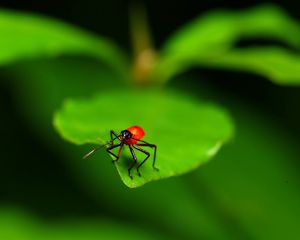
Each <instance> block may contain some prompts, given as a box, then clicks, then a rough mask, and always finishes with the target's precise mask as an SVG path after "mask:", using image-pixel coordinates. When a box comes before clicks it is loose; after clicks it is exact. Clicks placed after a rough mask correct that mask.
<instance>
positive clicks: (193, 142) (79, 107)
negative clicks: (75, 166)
mask: <svg viewBox="0 0 300 240" xmlns="http://www.w3.org/2000/svg"><path fill="white" fill-rule="evenodd" d="M125 103H126V105H124V104H125ZM54 123H55V126H56V128H57V130H58V131H59V132H60V134H61V135H62V136H63V137H64V138H65V139H67V140H69V141H72V142H74V143H76V144H84V143H98V144H100V143H104V142H106V141H107V140H108V137H109V131H110V130H111V129H113V130H115V131H117V132H119V131H121V130H123V129H126V128H127V127H129V126H132V125H140V126H142V127H143V128H144V129H145V131H146V137H145V140H146V141H148V142H150V143H154V144H156V145H157V147H158V150H157V167H158V168H159V169H160V171H159V172H157V171H154V170H153V169H152V166H151V164H145V165H144V166H143V168H142V170H141V173H142V176H141V177H138V175H136V174H135V173H134V174H133V176H134V179H133V180H132V179H130V178H129V176H128V171H127V169H128V166H129V165H128V164H129V162H128V161H124V159H121V160H120V161H119V162H118V163H117V164H116V165H117V169H118V171H119V174H120V176H121V178H122V180H123V182H124V183H125V184H126V185H127V186H128V187H139V186H141V185H143V184H145V183H147V182H149V181H153V180H158V179H162V178H167V177H170V176H175V175H179V174H183V173H185V172H188V171H190V170H192V169H195V168H197V167H198V166H199V165H201V164H203V163H204V162H206V161H208V160H209V159H210V158H211V157H212V156H214V155H215V154H216V152H217V151H218V150H219V148H220V147H221V145H222V144H223V143H224V142H225V141H227V140H228V139H229V138H230V137H231V135H232V131H233V126H232V123H231V119H230V118H229V116H228V115H227V114H226V113H225V112H224V111H223V110H222V109H219V108H218V107H216V106H214V105H211V104H205V103H198V102H196V101H195V100H193V99H190V98H188V97H187V96H184V95H183V96H182V95H180V94H179V93H178V92H176V93H162V92H142V91H141V92H134V91H132V92H130V91H111V92H107V93H106V94H102V95H99V96H97V97H95V98H93V99H90V100H85V101H83V100H82V101H79V100H78V101H76V100H68V101H66V102H65V104H64V106H63V108H62V109H61V110H60V111H59V112H58V113H57V114H56V116H55V119H54ZM150 150H151V149H150ZM123 156H124V155H123ZM123 158H124V157H123ZM127 158H129V159H131V157H130V156H129V153H128V152H127ZM141 158H145V155H138V159H141ZM149 161H152V160H149Z"/></svg>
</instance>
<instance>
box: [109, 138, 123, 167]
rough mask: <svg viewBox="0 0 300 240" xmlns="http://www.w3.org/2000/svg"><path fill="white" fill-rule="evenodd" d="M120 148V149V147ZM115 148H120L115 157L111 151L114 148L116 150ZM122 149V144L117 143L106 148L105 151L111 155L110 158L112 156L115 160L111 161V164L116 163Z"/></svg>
mask: <svg viewBox="0 0 300 240" xmlns="http://www.w3.org/2000/svg"><path fill="white" fill-rule="evenodd" d="M120 146H121V147H120ZM117 147H120V150H119V152H118V155H116V154H115V153H113V152H112V151H111V150H112V149H114V148H117ZM122 147H123V142H121V143H118V144H116V145H112V146H109V147H108V148H106V151H107V152H108V153H109V154H111V155H112V156H114V157H115V158H116V159H115V160H113V162H115V161H118V159H119V158H120V153H121V150H122Z"/></svg>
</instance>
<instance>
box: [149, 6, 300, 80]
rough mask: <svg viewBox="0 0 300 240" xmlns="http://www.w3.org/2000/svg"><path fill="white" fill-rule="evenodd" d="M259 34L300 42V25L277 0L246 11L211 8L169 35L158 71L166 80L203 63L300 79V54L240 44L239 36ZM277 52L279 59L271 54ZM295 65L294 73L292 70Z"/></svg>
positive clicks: (158, 74) (157, 75) (203, 64)
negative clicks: (208, 11)
mask: <svg viewBox="0 0 300 240" xmlns="http://www.w3.org/2000/svg"><path fill="white" fill-rule="evenodd" d="M253 37H255V38H263V39H265V38H268V39H277V40H280V41H282V42H284V43H287V44H288V45H290V46H292V47H294V48H299V47H300V25H299V24H298V23H297V22H296V21H294V20H293V19H291V18H290V17H289V16H288V15H287V14H286V13H285V12H284V11H283V10H281V9H280V8H278V7H275V6H272V5H266V6H260V7H256V8H253V9H250V10H246V11H242V12H232V11H217V12H213V13H210V14H208V15H206V16H203V17H200V18H199V19H196V20H195V21H193V22H191V23H190V24H188V25H187V26H186V27H183V28H182V29H181V30H179V31H177V32H176V33H175V34H174V35H173V36H172V37H171V38H170V39H169V41H168V42H167V43H166V44H165V46H164V47H163V50H162V54H161V59H160V61H159V62H158V64H157V68H156V71H155V73H154V76H155V77H156V78H158V79H161V80H164V81H166V80H168V79H170V78H171V77H172V76H173V75H175V74H178V73H180V72H182V71H184V70H186V69H187V68H189V67H191V66H195V65H197V66H210V67H221V68H228V69H238V70H247V71H251V72H254V73H257V74H260V75H263V76H265V77H267V78H269V79H270V80H273V81H274V82H276V83H281V84H299V82H300V77H297V75H298V76H299V73H300V70H297V65H298V62H299V56H297V55H296V54H294V53H292V52H289V51H285V50H284V49H280V48H278V49H277V50H270V49H269V48H261V49H256V48H254V49H251V48H250V49H245V50H239V49H235V48H234V44H235V43H236V42H237V41H238V40H240V39H247V38H248V39H249V38H250V39H251V38H253ZM273 57H274V58H275V59H274V60H271V58H273ZM255 58H256V61H254V60H255ZM290 65H291V66H290ZM291 68H292V69H293V71H292V74H291V73H289V71H290V70H291ZM274 69H276V70H274ZM298 69H299V68H298Z"/></svg>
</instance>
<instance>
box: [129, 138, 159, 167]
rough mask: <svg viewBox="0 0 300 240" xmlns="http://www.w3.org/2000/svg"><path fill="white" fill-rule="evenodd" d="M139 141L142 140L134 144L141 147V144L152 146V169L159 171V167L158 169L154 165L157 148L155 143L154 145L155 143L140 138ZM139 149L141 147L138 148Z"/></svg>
mask: <svg viewBox="0 0 300 240" xmlns="http://www.w3.org/2000/svg"><path fill="white" fill-rule="evenodd" d="M140 142H143V143H138V144H136V145H135V146H141V147H142V146H143V147H151V148H154V156H153V162H152V167H153V169H154V170H156V171H159V169H158V168H157V167H155V161H156V150H157V147H156V145H155V144H151V143H147V142H145V141H141V140H140ZM139 149H141V148H139ZM141 150H143V149H141ZM143 151H145V150H143ZM140 165H141V164H140Z"/></svg>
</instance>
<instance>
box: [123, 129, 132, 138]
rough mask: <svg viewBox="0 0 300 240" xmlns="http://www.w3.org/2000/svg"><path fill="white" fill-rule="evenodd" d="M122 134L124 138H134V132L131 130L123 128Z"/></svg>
mask: <svg viewBox="0 0 300 240" xmlns="http://www.w3.org/2000/svg"><path fill="white" fill-rule="evenodd" d="M121 136H122V139H130V138H132V133H131V132H129V131H128V130H123V131H122V132H121Z"/></svg>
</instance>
